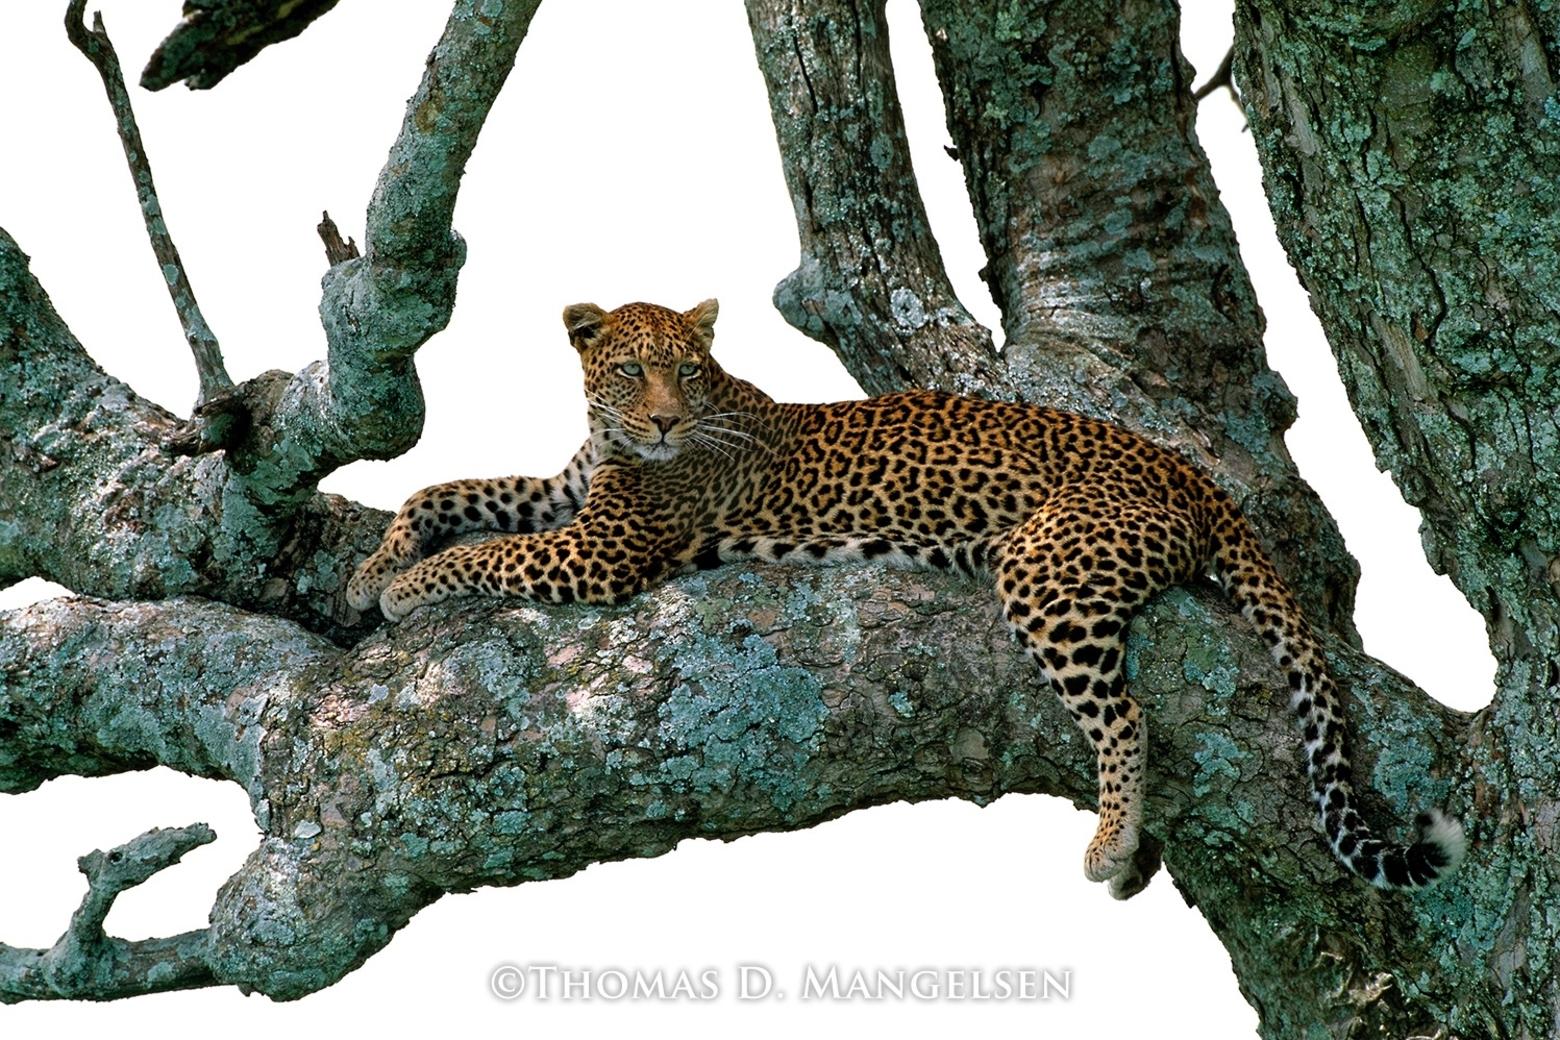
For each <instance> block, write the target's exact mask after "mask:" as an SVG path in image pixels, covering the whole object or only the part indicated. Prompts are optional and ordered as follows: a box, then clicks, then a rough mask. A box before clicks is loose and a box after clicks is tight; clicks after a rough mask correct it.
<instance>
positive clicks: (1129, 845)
mask: <svg viewBox="0 0 1560 1040" xmlns="http://www.w3.org/2000/svg"><path fill="white" fill-rule="evenodd" d="M1137 846H1138V836H1137V831H1136V830H1132V831H1128V830H1125V829H1121V830H1117V831H1116V832H1115V833H1113V834H1104V833H1100V834H1096V835H1094V840H1093V841H1091V842H1089V851H1088V852H1086V853H1084V856H1083V874H1084V877H1086V878H1088V879H1089V880H1090V881H1109V880H1110V879H1111V878H1113V877H1115V876H1116V875H1117V874H1120V873H1121V872H1122V871H1123V870H1126V869H1127V868H1128V867H1129V866H1130V865H1131V863H1132V854H1133V853H1134V852H1136V851H1137Z"/></svg>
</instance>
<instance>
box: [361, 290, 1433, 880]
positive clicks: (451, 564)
mask: <svg viewBox="0 0 1560 1040" xmlns="http://www.w3.org/2000/svg"><path fill="white" fill-rule="evenodd" d="M716 313H717V307H716V304H715V301H713V300H710V301H706V302H705V303H702V304H700V305H699V306H697V307H695V308H693V309H692V310H690V311H687V312H684V313H678V312H676V311H672V310H668V309H666V308H664V307H658V306H654V305H651V304H643V303H635V304H628V305H626V306H623V307H620V308H618V309H617V310H615V311H612V312H610V313H609V312H606V311H603V310H602V309H601V308H599V307H596V306H594V305H592V304H578V305H575V306H573V307H569V308H567V309H566V310H565V311H564V324H565V326H566V327H567V329H568V332H569V338H570V341H571V342H572V343H573V345H574V346H575V348H576V349H577V350H578V351H579V355H580V360H581V362H582V364H583V367H584V370H585V389H586V396H587V399H588V402H589V414H590V430H591V435H590V440H589V441H587V442H586V444H585V445H584V446H583V447H581V448H580V450H579V452H578V453H577V454H576V455H575V456H574V458H573V460H572V461H571V462H570V463H569V465H568V467H567V468H565V470H564V471H563V472H562V473H560V474H559V475H558V476H556V477H551V478H548V479H537V478H531V477H508V478H503V479H497V480H464V481H456V482H454V483H449V484H437V485H434V486H433V487H430V488H426V489H424V490H422V491H419V492H418V493H417V494H415V495H413V496H412V497H411V498H410V499H408V500H407V502H406V505H405V506H403V507H402V509H401V511H400V513H399V514H398V515H397V516H396V518H395V520H394V522H393V523H392V524H391V525H390V529H389V531H388V532H387V533H386V535H385V539H384V543H383V544H382V545H381V546H380V548H379V550H378V551H377V552H375V553H374V554H373V555H372V556H370V557H369V558H368V559H367V560H366V561H364V563H363V564H362V566H361V567H360V568H359V570H358V572H357V574H356V576H355V577H354V578H353V580H352V582H351V585H350V586H349V589H348V599H349V600H350V601H351V603H352V604H353V605H354V606H355V607H357V608H358V609H360V610H361V609H367V608H368V607H369V606H371V605H373V604H374V603H375V602H376V601H377V602H378V604H379V606H380V609H381V611H383V613H384V615H385V617H387V618H389V619H391V620H399V619H400V618H403V617H405V616H406V614H407V613H409V612H410V611H412V610H414V609H416V608H417V607H420V606H424V605H426V604H431V603H437V602H439V601H441V600H444V599H447V598H449V597H451V596H461V595H470V594H474V593H481V594H486V595H494V596H521V597H524V598H527V599H531V600H537V601H540V602H544V603H568V602H574V601H579V602H585V603H600V604H609V603H621V602H623V601H624V600H626V599H628V598H630V597H632V596H634V595H635V594H636V593H638V592H640V591H641V590H643V589H644V588H646V587H647V586H649V585H650V584H652V583H654V582H656V581H659V580H661V579H663V578H665V577H667V576H669V575H672V574H676V573H679V572H683V571H687V570H690V569H694V568H699V567H713V566H718V565H720V564H723V563H728V562H732V561H737V560H750V559H760V560H773V561H780V562H802V563H834V562H839V561H844V560H880V561H882V562H885V563H889V564H893V565H898V566H909V567H931V568H939V569H952V570H958V571H963V572H967V573H971V574H981V575H989V576H990V577H992V578H993V579H994V580H995V583H996V589H997V595H998V597H999V599H1000V601H1001V603H1002V608H1003V612H1004V614H1005V616H1006V619H1007V624H1008V626H1009V628H1010V629H1011V631H1012V633H1013V635H1014V636H1015V638H1016V639H1017V640H1018V642H1019V643H1020V644H1022V646H1023V647H1024V649H1025V651H1026V652H1027V653H1028V655H1029V656H1030V658H1031V659H1033V661H1034V662H1035V664H1036V665H1038V666H1039V668H1040V669H1041V670H1042V672H1043V673H1044V674H1045V675H1046V676H1047V677H1048V678H1049V680H1050V683H1051V685H1052V687H1053V688H1054V690H1055V691H1056V693H1057V695H1058V696H1059V697H1060V698H1061V701H1062V703H1063V704H1064V705H1065V706H1066V708H1067V710H1068V712H1069V713H1070V714H1071V716H1072V718H1073V720H1074V722H1075V723H1076V724H1077V725H1078V727H1079V728H1080V729H1081V730H1082V731H1083V733H1084V734H1085V735H1086V736H1087V737H1088V739H1089V741H1090V743H1091V744H1092V745H1093V747H1094V751H1095V756H1096V760H1097V765H1098V779H1099V785H1098V786H1099V827H1098V830H1097V832H1096V834H1095V836H1094V839H1093V841H1092V842H1091V843H1090V845H1089V848H1088V851H1087V854H1086V856H1085V860H1084V870H1085V873H1086V874H1087V876H1088V877H1089V878H1090V879H1092V880H1096V881H1099V880H1106V879H1110V880H1111V882H1112V891H1113V893H1114V894H1116V895H1118V896H1120V897H1123V898H1124V897H1125V896H1128V895H1131V894H1132V893H1133V892H1135V891H1137V889H1138V888H1140V887H1141V885H1142V884H1143V883H1144V881H1145V879H1144V878H1143V877H1142V876H1140V873H1139V871H1138V869H1137V868H1136V867H1135V866H1134V865H1133V862H1132V860H1133V853H1134V852H1135V851H1136V849H1137V846H1138V840H1139V825H1140V822H1141V818H1142V813H1143V781H1144V770H1145V766H1144V749H1145V746H1146V745H1145V739H1144V719H1143V713H1142V711H1141V709H1140V708H1139V706H1138V703H1137V701H1135V700H1134V699H1133V698H1132V696H1131V695H1130V694H1129V693H1128V692H1127V690H1126V686H1125V678H1124V674H1123V657H1124V653H1123V641H1124V638H1125V634H1126V630H1127V626H1128V624H1129V623H1130V621H1131V619H1132V616H1133V613H1134V612H1135V611H1136V610H1137V609H1138V607H1140V606H1141V605H1142V604H1143V603H1144V602H1145V601H1146V600H1147V599H1148V598H1149V597H1151V596H1152V595H1154V594H1155V593H1156V592H1158V591H1159V590H1161V589H1164V588H1166V587H1167V586H1170V585H1175V584H1180V583H1184V582H1188V581H1190V580H1192V579H1194V578H1196V577H1197V576H1198V575H1200V574H1203V573H1205V572H1207V571H1208V570H1209V569H1210V568H1211V569H1212V570H1214V571H1215V573H1217V575H1218V577H1219V579H1220V580H1221V582H1222V583H1223V585H1224V587H1225V589H1226V590H1227V592H1228V593H1229V595H1230V597H1231V598H1232V599H1233V600H1234V602H1235V603H1236V604H1237V605H1239V607H1240V608H1241V610H1242V612H1243V613H1244V614H1245V616H1246V617H1247V618H1248V619H1249V620H1250V621H1251V623H1252V624H1253V625H1254V626H1255V627H1256V629H1257V630H1258V631H1259V632H1260V633H1261V634H1262V637H1263V638H1264V639H1265V640H1266V641H1267V643H1268V646H1269V647H1270V649H1271V651H1272V654H1273V657H1274V659H1275V660H1276V661H1277V662H1278V663H1279V665H1280V667H1282V668H1283V669H1284V671H1285V673H1286V674H1287V677H1288V684H1289V689H1290V694H1291V700H1292V705H1293V708H1294V711H1295V713H1296V714H1297V716H1298V717H1299V722H1300V725H1301V727H1302V728H1303V730H1304V734H1305V748H1306V759H1307V764H1308V769H1309V773H1310V779H1311V786H1312V792H1313V797H1314V799H1315V802H1316V806H1317V811H1318V814H1319V816H1320V818H1321V822H1322V826H1323V829H1324V831H1325V833H1326V835H1327V840H1328V842H1329V844H1330V846H1331V848H1332V850H1333V853H1334V855H1335V856H1337V858H1338V859H1339V860H1340V861H1341V862H1342V863H1343V864H1344V865H1345V866H1347V867H1348V868H1349V869H1350V870H1351V871H1353V872H1354V873H1356V874H1358V875H1359V876H1360V877H1362V878H1364V879H1365V880H1367V881H1369V882H1371V883H1372V884H1375V885H1377V886H1379V887H1382V888H1416V887H1421V886H1424V885H1427V884H1430V883H1431V882H1433V881H1435V880H1436V879H1437V878H1438V877H1440V876H1442V875H1444V874H1445V873H1447V872H1448V871H1449V870H1450V869H1452V868H1453V867H1454V866H1455V865H1456V863H1457V861H1458V859H1459V858H1460V857H1461V854H1462V848H1463V839H1462V831H1461V828H1460V827H1459V826H1458V824H1457V823H1456V822H1455V821H1452V820H1450V819H1448V818H1446V817H1444V816H1442V815H1440V814H1439V813H1431V814H1427V815H1424V816H1422V817H1421V818H1420V824H1419V838H1418V840H1417V841H1416V842H1414V843H1413V844H1410V845H1393V844H1388V843H1385V842H1383V841H1381V840H1380V839H1378V838H1376V837H1374V836H1373V835H1372V833H1371V830H1370V828H1369V826H1368V825H1367V824H1366V822H1365V821H1364V820H1363V819H1362V818H1361V817H1360V815H1359V813H1358V812H1357V811H1356V809H1355V808H1354V805H1353V796H1352V791H1351V787H1350V770H1349V758H1348V751H1347V746H1346V745H1347V741H1346V739H1345V732H1344V727H1343V718H1342V709H1343V701H1342V696H1341V694H1340V693H1339V691H1338V689H1337V686H1336V684H1335V683H1334V681H1333V679H1332V677H1331V676H1330V675H1329V673H1328V670H1327V666H1326V662H1325V658H1324V657H1323V654H1322V650H1321V645H1320V643H1319V642H1318V640H1317V638H1316V636H1315V634H1314V633H1313V632H1312V631H1311V629H1310V627H1309V626H1308V625H1307V624H1306V621H1305V618H1304V616H1303V614H1302V613H1301V611H1300V608H1299V606H1298V604H1297V603H1296V602H1295V599H1294V596H1293V595H1292V594H1291V593H1290V591H1289V589H1288V588H1287V587H1286V586H1285V585H1284V582H1283V581H1282V579H1281V578H1280V577H1279V575H1278V573H1277V572H1276V571H1275V570H1274V568H1273V565H1272V563H1271V562H1270V561H1269V560H1268V558H1267V555H1266V554H1265V553H1264V552H1263V550H1262V548H1261V546H1260V544H1259V543H1258V541H1257V538H1256V537H1255V535H1254V534H1253V533H1252V530H1251V528H1250V527H1249V526H1248V525H1247V523H1246V521H1245V520H1244V518H1243V517H1242V516H1241V514H1240V512H1239V510H1238V509H1237V508H1236V506H1235V504H1234V502H1233V501H1232V500H1231V499H1230V497H1229V496H1228V495H1227V494H1225V493H1224V491H1222V490H1221V489H1220V488H1219V487H1218V486H1217V485H1216V484H1214V483H1213V481H1212V480H1210V479H1209V478H1208V477H1207V476H1206V475H1205V474H1204V473H1202V472H1201V471H1199V470H1198V469H1196V468H1195V467H1193V466H1192V465H1191V464H1189V463H1188V462H1187V461H1186V460H1184V459H1183V458H1181V457H1180V456H1179V455H1177V454H1175V453H1174V452H1170V451H1166V450H1165V449H1163V448H1160V447H1158V446H1156V445H1154V444H1152V443H1150V442H1148V441H1146V440H1144V439H1143V438H1141V437H1139V436H1137V435H1135V434H1133V433H1131V432H1129V431H1127V430H1124V429H1122V428H1120V427H1117V426H1113V425H1110V424H1108V423H1104V422H1099V421H1096V420H1093V419H1088V418H1084V417H1081V416H1077V415H1072V414H1069V413H1066V412H1058V411H1052V410H1050V409H1046V408H1039V407H1035V406H1032V405H1026V404H1014V403H1008V402H1000V401H985V400H976V399H973V398H963V397H956V396H951V395H948V394H942V393H934V392H930V391H914V392H909V393H898V394H887V395H884V396H881V397H874V398H869V399H867V400H863V401H847V402H841V403H838V404H826V405H801V404H779V403H776V402H775V401H773V400H771V399H770V398H769V397H768V396H766V395H765V394H764V393H763V392H762V391H760V390H758V389H757V388H755V387H754V386H752V385H751V384H749V383H746V382H744V381H742V380H740V379H736V378H734V377H732V376H730V375H728V374H727V373H725V372H724V371H723V370H722V369H721V368H720V366H719V365H718V364H717V363H716V362H715V360H714V359H713V358H711V357H710V343H711V341H712V339H713V333H714V322H715V317H716ZM482 529H493V530H497V531H502V532H506V533H505V534H503V535H501V536H499V537H496V538H493V539H491V540H488V541H484V542H480V543H477V544H470V545H458V546H454V547H452V548H447V549H444V550H443V551H442V552H438V553H436V554H434V555H432V556H428V557H427V558H424V554H425V553H426V551H427V550H428V549H429V548H430V547H431V546H432V545H433V544H434V543H435V542H436V541H437V540H439V539H440V538H441V537H442V536H447V535H453V534H458V533H461V532H464V531H471V530H482Z"/></svg>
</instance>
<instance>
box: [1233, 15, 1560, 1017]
mask: <svg viewBox="0 0 1560 1040" xmlns="http://www.w3.org/2000/svg"><path fill="white" fill-rule="evenodd" d="M1557 56H1560V16H1557V15H1556V14H1555V13H1554V12H1552V11H1551V12H1545V11H1543V10H1541V9H1540V8H1537V7H1535V6H1533V5H1531V4H1510V5H1494V6H1492V7H1485V6H1481V5H1463V6H1459V7H1455V8H1454V7H1450V6H1443V5H1424V4H1417V5H1399V6H1397V7H1386V8H1380V9H1366V8H1359V7H1356V6H1351V5H1347V4H1334V3H1321V4H1313V3H1306V4H1299V3H1287V2H1275V0H1241V2H1240V3H1239V4H1238V6H1237V46H1236V67H1235V69H1236V75H1237V78H1238V80H1239V82H1240V84H1241V91H1242V95H1243V97H1244V98H1245V100H1246V104H1247V112H1248V116H1249V118H1250V122H1251V127H1252V131H1253V135H1254V137H1255V140H1256V143H1257V147H1258V151H1259V154H1260V155H1261V158H1262V163H1263V169H1264V176H1265V180H1266V186H1267V192H1268V197H1269V200H1270V202H1271V205H1272V208H1273V213H1274V217H1275V220H1276V222H1277V225H1278V230H1279V235H1280V237H1281V239H1282V240H1283V242H1284V245H1285V248H1286V249H1287V251H1288V252H1289V255H1290V258H1291V260H1292V261H1293V263H1294V265H1295V268H1296V270H1297V271H1298V272H1299V274H1300V277H1301V279H1302V281H1303V282H1304V283H1305V285H1306V287H1307V288H1308V289H1309V290H1310V293H1311V300H1312V305H1313V307H1314V308H1315V309H1316V312H1317V314H1318V316H1319V317H1320V318H1321V320H1322V323H1323V326H1324V327H1325V328H1326V330H1327V335H1328V339H1329V342H1330V343H1331V345H1332V348H1333V351H1334V353H1335V354H1336V355H1337V358H1338V365H1339V371H1340V373H1341V374H1342V376H1343V381H1344V385H1345V386H1346V387H1347V388H1348V391H1349V394H1350V398H1351V400H1352V402H1353V404H1354V407H1355V411H1356V412H1358V413H1359V415H1360V418H1361V421H1362V422H1363V424H1364V427H1365V432H1366V435H1367V436H1368V437H1369V438H1370V441H1371V444H1372V446H1373V448H1374V450H1375V452H1376V458H1377V461H1378V462H1379V463H1380V464H1381V466H1382V467H1383V468H1386V469H1388V470H1390V471H1391V473H1392V475H1393V478H1394V479H1395V480H1396V481H1397V483H1398V486H1399V488H1400V489H1401V490H1402V492H1403V494H1404V497H1405V498H1406V499H1407V500H1408V501H1409V502H1410V503H1411V504H1413V505H1415V506H1417V507H1418V508H1419V509H1420V510H1421V512H1422V514H1423V524H1422V526H1421V528H1420V530H1421V533H1422V535H1423V538H1424V544H1425V549H1426V553H1427V555H1428V556H1429V559H1430V562H1431V564H1432V566H1434V567H1435V568H1436V569H1437V570H1438V571H1442V572H1444V573H1446V574H1448V575H1450V576H1451V578H1452V580H1453V581H1454V582H1455V583H1456V584H1457V586H1458V588H1459V589H1461V590H1462V591H1463V593H1464V595H1466V596H1467V597H1468V600H1469V602H1470V603H1472V604H1473V606H1474V607H1475V608H1476V609H1478V610H1479V611H1480V612H1481V613H1482V614H1483V615H1484V617H1485V620H1486V623H1487V625H1488V628H1489V632H1490V639H1491V647H1492V649H1493V650H1494V653H1495V656H1496V659H1497V661H1498V664H1499V669H1498V672H1497V676H1496V693H1495V699H1494V702H1493V703H1492V704H1491V705H1490V707H1489V708H1488V709H1486V710H1485V711H1483V712H1481V713H1480V714H1479V715H1478V716H1477V718H1476V720H1475V727H1474V730H1473V732H1472V734H1471V737H1472V739H1471V741H1470V743H1469V745H1468V747H1467V749H1466V756H1467V762H1466V765H1465V767H1464V768H1465V769H1466V770H1468V775H1469V777H1470V780H1471V781H1472V782H1471V783H1470V784H1469V785H1467V788H1466V789H1467V794H1468V796H1469V797H1470V798H1472V799H1473V801H1474V804H1475V805H1476V806H1477V810H1478V816H1479V819H1480V830H1479V838H1480V844H1479V846H1478V852H1477V854H1476V855H1475V857H1474V861H1473V863H1471V864H1470V866H1471V867H1472V868H1473V869H1472V870H1468V871H1465V872H1464V874H1463V876H1462V880H1461V881H1459V882H1458V887H1459V888H1460V889H1462V894H1461V897H1460V901H1461V902H1462V904H1463V908H1462V910H1461V912H1459V913H1458V914H1457V915H1456V917H1455V918H1454V919H1452V920H1449V921H1447V922H1445V923H1444V925H1443V926H1442V927H1441V929H1440V930H1441V931H1442V938H1441V942H1440V943H1439V946H1440V951H1439V953H1438V956H1437V957H1436V958H1435V959H1433V960H1431V961H1430V962H1428V963H1419V962H1411V961H1410V962H1405V961H1401V960H1392V959H1385V958H1380V957H1377V956H1375V955H1374V951H1370V950H1368V949H1363V948H1360V949H1356V950H1354V951H1352V952H1351V953H1349V954H1346V959H1347V960H1352V961H1353V962H1354V963H1355V970H1356V971H1357V972H1359V973H1360V974H1361V976H1362V977H1365V976H1368V975H1369V974H1372V973H1376V972H1380V973H1384V974H1383V977H1384V978H1387V979H1389V980H1390V981H1391V982H1392V986H1391V990H1390V992H1396V993H1397V994H1398V996H1397V997H1396V998H1395V999H1392V1000H1388V1001H1386V1002H1385V1003H1380V1002H1376V1001H1371V1002H1367V1003H1365V1004H1363V1005H1362V1006H1361V1007H1360V1008H1359V1009H1358V1015H1357V1022H1356V1024H1355V1025H1354V1027H1353V1028H1354V1030H1355V1031H1354V1032H1347V1031H1344V1030H1341V1029H1340V1030H1335V1031H1334V1034H1333V1035H1338V1036H1346V1035H1347V1036H1353V1035H1377V1033H1379V1032H1382V1031H1388V1032H1390V1031H1391V1030H1392V1029H1394V1028H1401V1026H1402V1025H1403V1024H1404V1023H1407V1022H1409V1021H1413V1020H1414V1018H1413V1016H1416V1015H1417V1016H1418V1019H1419V1020H1422V1021H1427V1022H1436V1023H1440V1024H1442V1025H1443V1026H1444V1027H1445V1029H1446V1030H1447V1031H1449V1032H1451V1033H1456V1034H1459V1035H1468V1036H1510V1037H1541V1036H1551V1035H1553V1030H1554V1022H1555V1021H1557V1020H1560V974H1557V971H1556V967H1555V965H1554V963H1553V958H1552V957H1550V956H1549V955H1548V954H1547V951H1548V950H1549V949H1552V948H1553V947H1554V945H1555V942H1556V939H1557V938H1560V935H1557V930H1556V926H1555V923H1554V922H1553V920H1552V919H1551V915H1549V914H1547V913H1546V912H1545V909H1544V908H1545V906H1546V900H1547V898H1548V896H1547V893H1549V892H1550V891H1552V890H1553V888H1554V885H1555V883H1556V880H1557V879H1556V869H1555V863H1556V858H1555V853H1556V851H1557V850H1556V840H1557V839H1556V835H1555V829H1554V824H1553V821H1554V820H1555V819H1556V817H1557V816H1560V768H1557V766H1560V763H1557V761H1556V755H1555V748H1556V747H1560V732H1557V729H1560V723H1557V720H1556V716H1555V712H1554V702H1555V698H1556V695H1557V694H1560V663H1557V662H1560V653H1557V647H1560V595H1557V593H1560V484H1557V482H1556V479H1555V474H1556V473H1557V472H1560V349H1557V347H1556V343H1560V309H1557V307H1556V298H1555V293H1554V286H1555V285H1556V284H1557V282H1556V277H1557V274H1560V272H1557V270H1556V268H1557V265H1560V261H1557V259H1556V258H1557V257H1560V227H1557V226H1556V224H1555V221H1554V213H1555V209H1556V202H1557V201H1560V189H1557V187H1556V186H1557V184H1560V148H1557V145H1556V136H1555V119H1556V112H1555V107H1554V106H1555V100H1554V99H1555V85H1556V84H1555V80H1556V68H1557V66H1556V59H1557ZM1453 951H1455V953H1454V952H1453ZM1437 1006H1439V1007H1440V1008H1442V1009H1444V1012H1443V1013H1442V1014H1441V1015H1438V1016H1433V1015H1431V1014H1430V1013H1429V1011H1428V1009H1429V1008H1431V1007H1437ZM1274 1035H1279V1034H1278V1033H1277V1032H1276V1031H1275V1033H1274Z"/></svg>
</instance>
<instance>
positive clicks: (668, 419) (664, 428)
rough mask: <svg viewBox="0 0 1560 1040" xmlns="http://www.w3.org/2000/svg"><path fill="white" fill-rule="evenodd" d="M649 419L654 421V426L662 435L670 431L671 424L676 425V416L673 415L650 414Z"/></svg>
mask: <svg viewBox="0 0 1560 1040" xmlns="http://www.w3.org/2000/svg"><path fill="white" fill-rule="evenodd" d="M650 421H651V422H653V423H655V428H656V429H658V430H660V431H661V435H662V436H665V435H666V434H668V433H671V432H672V427H673V426H676V425H677V416H675V415H652V416H651V417H650Z"/></svg>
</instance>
